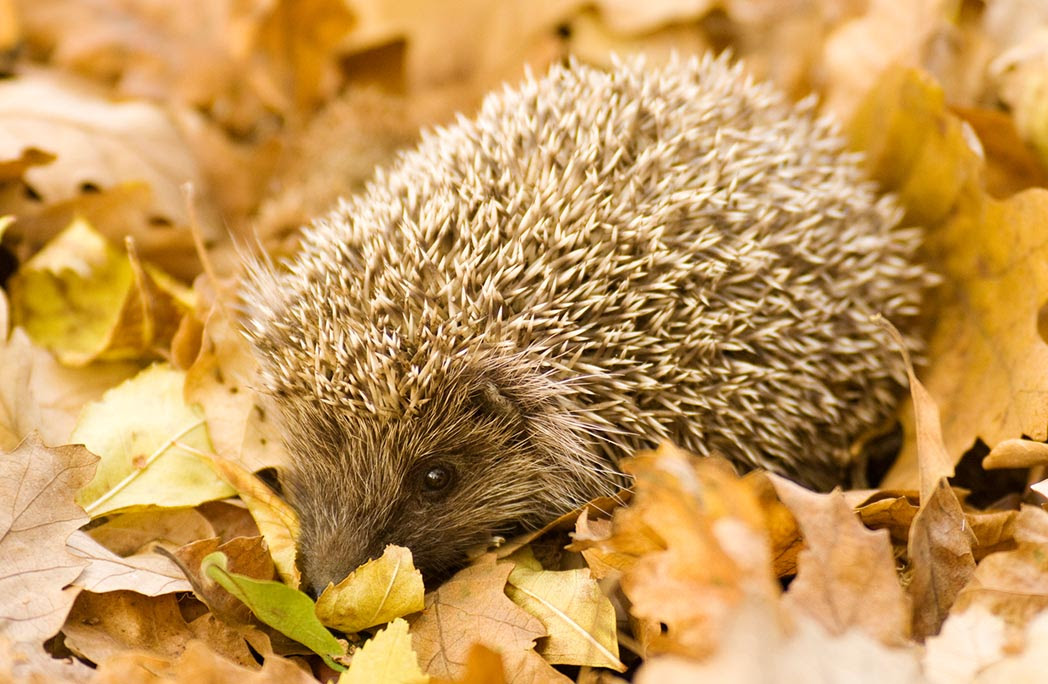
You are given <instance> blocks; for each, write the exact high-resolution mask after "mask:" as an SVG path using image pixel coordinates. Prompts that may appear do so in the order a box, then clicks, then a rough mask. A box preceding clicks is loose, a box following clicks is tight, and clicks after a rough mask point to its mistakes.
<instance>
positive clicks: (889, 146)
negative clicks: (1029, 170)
mask: <svg viewBox="0 0 1048 684" xmlns="http://www.w3.org/2000/svg"><path fill="white" fill-rule="evenodd" d="M852 137H853V143H854V145H855V147H857V148H859V149H863V150H865V151H866V153H867V156H868V158H869V166H870V169H871V171H872V174H873V175H874V177H875V178H877V179H878V180H879V181H880V182H881V183H882V184H883V185H884V186H885V187H886V188H887V189H889V190H892V191H894V192H896V193H898V195H899V198H900V200H901V201H902V204H903V206H904V207H905V208H906V211H907V218H906V220H907V221H910V222H915V223H918V224H923V225H924V226H926V228H927V248H926V251H927V254H928V257H929V258H930V260H931V267H932V269H933V270H934V271H936V272H937V273H939V274H940V275H941V276H942V277H943V283H942V285H940V286H939V287H938V288H936V289H935V290H934V291H933V293H932V294H931V295H930V296H929V301H928V303H927V304H926V307H925V308H926V310H927V311H928V315H927V319H928V320H929V321H934V328H933V330H932V332H931V335H930V337H929V341H928V352H927V358H928V359H929V363H928V365H927V367H926V368H924V369H923V370H922V373H921V374H922V379H923V381H924V384H925V386H926V387H927V389H928V392H929V393H930V394H931V396H932V398H933V399H934V401H935V403H936V404H937V405H938V408H939V410H940V412H941V414H942V417H943V421H942V435H943V441H944V444H945V449H946V452H947V453H948V454H949V456H950V458H951V459H952V460H953V461H956V460H957V459H959V458H960V456H961V454H962V453H964V451H965V450H966V449H967V448H968V447H970V446H971V444H972V443H973V442H974V441H975V439H976V438H979V439H982V440H983V441H984V442H985V443H986V444H987V445H988V446H990V447H993V446H995V445H996V444H997V443H998V442H1000V441H1002V440H1004V439H1009V438H1018V437H1021V436H1024V435H1025V436H1027V437H1029V438H1031V439H1034V440H1041V441H1043V440H1044V439H1045V438H1046V437H1048V380H1046V379H1048V344H1046V343H1045V341H1044V339H1042V335H1041V333H1039V330H1040V327H1039V325H1040V324H1039V320H1040V311H1041V306H1042V304H1043V302H1044V299H1045V297H1046V296H1048V294H1046V293H1048V252H1046V251H1045V250H1048V246H1046V245H1048V239H1046V237H1048V234H1046V233H1045V226H1048V220H1046V217H1048V190H1045V189H1043V188H1036V189H1031V190H1027V191H1024V192H1021V193H1019V194H1017V195H1014V196H1012V197H1010V198H1008V199H1005V200H996V199H993V198H992V197H990V196H989V195H988V194H987V193H986V192H985V190H983V188H982V182H981V175H982V172H983V162H982V160H981V159H980V156H979V151H978V150H977V149H973V143H972V137H971V134H970V132H969V131H968V129H966V128H965V126H964V124H963V123H962V122H961V121H959V120H958V119H957V118H956V117H955V116H953V115H951V114H949V113H948V112H947V110H946V109H945V106H944V104H943V95H942V91H941V90H940V89H939V87H938V86H936V85H935V84H934V83H933V82H932V81H931V80H930V79H929V78H928V77H924V76H919V75H917V74H916V73H914V72H910V71H904V70H899V69H897V70H892V71H889V72H888V73H887V74H886V75H885V77H884V78H883V79H882V80H881V82H880V84H879V85H878V86H877V88H875V89H874V91H873V92H872V93H871V94H870V96H869V97H868V98H867V100H866V102H865V104H864V105H863V107H862V108H861V110H860V113H859V114H858V115H857V117H856V120H855V122H854V123H853V125H852ZM1004 303H1006V304H1004ZM909 411H910V410H909V409H908V408H905V407H904V408H903V409H902V410H901V415H902V416H903V421H904V424H906V425H909V424H910V419H909V417H908V416H909ZM906 433H907V442H906V447H905V449H904V451H903V454H902V455H901V456H900V458H899V460H898V461H897V462H896V464H895V466H894V468H893V470H892V472H891V473H889V475H888V477H887V479H886V480H885V483H884V484H885V486H886V487H897V488H901V487H908V486H912V485H913V484H914V482H915V479H916V472H917V462H916V450H915V442H914V433H913V430H911V429H907V430H906ZM933 486H934V483H933Z"/></svg>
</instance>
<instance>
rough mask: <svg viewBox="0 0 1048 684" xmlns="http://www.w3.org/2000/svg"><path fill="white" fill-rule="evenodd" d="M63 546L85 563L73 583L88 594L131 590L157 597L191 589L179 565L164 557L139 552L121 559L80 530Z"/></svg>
mask: <svg viewBox="0 0 1048 684" xmlns="http://www.w3.org/2000/svg"><path fill="white" fill-rule="evenodd" d="M66 546H67V548H68V549H69V551H70V553H72V554H73V555H74V556H79V557H80V558H83V559H84V560H86V561H87V563H88V564H87V567H85V568H84V571H83V572H81V573H80V576H79V577H77V578H76V582H75V583H74V584H75V585H76V586H78V587H82V588H83V589H86V590H87V591H91V592H94V593H96V594H98V593H103V592H108V591H121V590H130V591H134V592H136V593H139V594H143V595H145V596H159V595H160V594H171V593H174V592H176V591H190V590H191V589H192V587H190V585H189V582H187V581H186V578H185V576H184V575H183V574H182V571H181V570H180V569H179V568H178V566H177V565H175V564H174V563H173V562H172V561H171V560H170V559H169V558H166V557H165V556H161V555H158V554H155V553H142V554H136V555H134V556H129V557H127V558H123V557H121V556H118V555H117V554H115V553H113V552H112V551H110V550H109V549H107V548H106V547H104V546H102V545H101V544H99V543H98V542H97V541H95V540H94V539H92V538H91V537H90V536H89V535H88V534H87V533H86V532H82V531H79V530H78V531H76V532H74V533H73V534H72V535H71V536H70V537H69V541H68V543H67V545H66Z"/></svg>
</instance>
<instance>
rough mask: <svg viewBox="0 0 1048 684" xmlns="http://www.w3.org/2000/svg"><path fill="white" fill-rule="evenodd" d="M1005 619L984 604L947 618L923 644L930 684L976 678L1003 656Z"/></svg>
mask: <svg viewBox="0 0 1048 684" xmlns="http://www.w3.org/2000/svg"><path fill="white" fill-rule="evenodd" d="M1004 646H1005V637H1004V621H1003V620H1001V619H1000V618H999V617H997V616H995V615H993V614H992V613H990V612H989V611H988V610H986V609H985V608H983V607H981V606H975V607H973V608H971V609H969V610H966V611H963V612H959V613H956V612H955V613H954V614H952V615H950V617H948V618H946V622H944V623H943V625H942V630H941V631H940V632H939V634H938V635H936V636H933V637H929V638H928V640H927V641H926V642H925V644H924V647H925V651H924V671H925V673H926V674H927V676H928V681H929V682H931V684H956V683H957V682H972V681H976V675H978V674H979V673H980V672H982V671H983V670H984V669H986V667H987V666H988V665H990V664H992V663H995V662H997V661H999V660H1000V659H1001V658H1002V657H1004Z"/></svg>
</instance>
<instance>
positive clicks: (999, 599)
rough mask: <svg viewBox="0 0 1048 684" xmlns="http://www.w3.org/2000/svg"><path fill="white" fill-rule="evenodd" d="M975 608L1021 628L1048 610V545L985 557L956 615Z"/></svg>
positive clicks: (962, 595) (1027, 545)
mask: <svg viewBox="0 0 1048 684" xmlns="http://www.w3.org/2000/svg"><path fill="white" fill-rule="evenodd" d="M974 606H982V607H984V608H986V609H987V610H989V611H990V612H991V613H993V614H994V615H997V616H999V617H1001V618H1003V619H1004V620H1005V622H1007V623H1008V624H1010V625H1013V626H1019V627H1024V626H1025V625H1026V624H1027V623H1028V622H1029V621H1030V620H1031V619H1032V618H1033V617H1034V616H1035V615H1037V614H1038V613H1040V612H1041V611H1044V610H1045V609H1048V544H1045V543H1040V544H1038V543H1031V542H1021V543H1020V544H1019V546H1018V548H1016V549H1015V550H1013V551H1002V552H999V553H992V554H990V555H989V556H987V557H986V558H984V559H983V560H982V562H980V563H979V566H978V567H977V568H975V571H974V573H973V574H972V576H971V581H970V583H969V584H968V585H967V586H965V587H964V589H963V590H962V591H961V592H960V595H959V596H957V601H956V603H955V604H954V608H953V612H961V611H966V610H970V609H972V607H974Z"/></svg>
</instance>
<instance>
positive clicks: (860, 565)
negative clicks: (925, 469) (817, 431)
mask: <svg viewBox="0 0 1048 684" xmlns="http://www.w3.org/2000/svg"><path fill="white" fill-rule="evenodd" d="M772 482H774V483H775V489H776V491H777V492H778V493H779V497H780V498H781V499H782V501H783V503H785V504H786V506H787V507H788V508H789V509H790V511H791V512H792V513H793V515H794V516H795V517H796V518H797V522H798V523H799V524H800V527H801V530H802V532H803V533H804V545H805V548H804V550H803V551H801V553H800V557H799V559H798V573H797V577H796V579H794V580H793V582H792V583H790V587H789V590H788V591H787V593H786V596H785V598H784V600H783V604H784V606H785V607H786V608H787V609H788V610H790V611H791V612H794V613H801V614H805V615H808V616H810V617H812V618H814V619H815V620H817V621H818V622H819V624H821V625H822V627H823V628H824V629H825V630H826V631H827V632H829V633H830V634H831V635H835V636H836V635H840V634H844V633H845V632H847V631H849V630H851V629H859V630H861V631H863V632H865V633H866V634H867V635H869V636H871V637H873V638H875V639H878V640H879V641H880V642H881V643H883V644H886V645H889V646H893V645H901V644H905V643H906V642H907V641H908V640H909V637H910V601H909V598H908V597H907V596H906V593H905V592H904V591H903V588H902V586H901V585H900V584H899V578H898V576H897V575H896V573H895V558H894V556H893V554H892V548H891V543H890V541H889V539H888V533H887V532H886V531H883V530H878V531H872V530H868V529H866V527H865V526H863V524H862V523H861V522H859V519H858V518H857V517H856V515H855V513H854V512H853V511H852V509H851V507H849V506H848V505H847V504H846V503H845V501H844V497H843V496H842V495H841V493H840V492H839V491H838V492H833V493H831V494H816V493H814V492H809V491H807V490H806V489H804V488H802V487H800V486H799V485H796V484H793V483H792V482H790V481H788V480H786V479H784V478H782V477H778V476H773V477H772Z"/></svg>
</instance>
